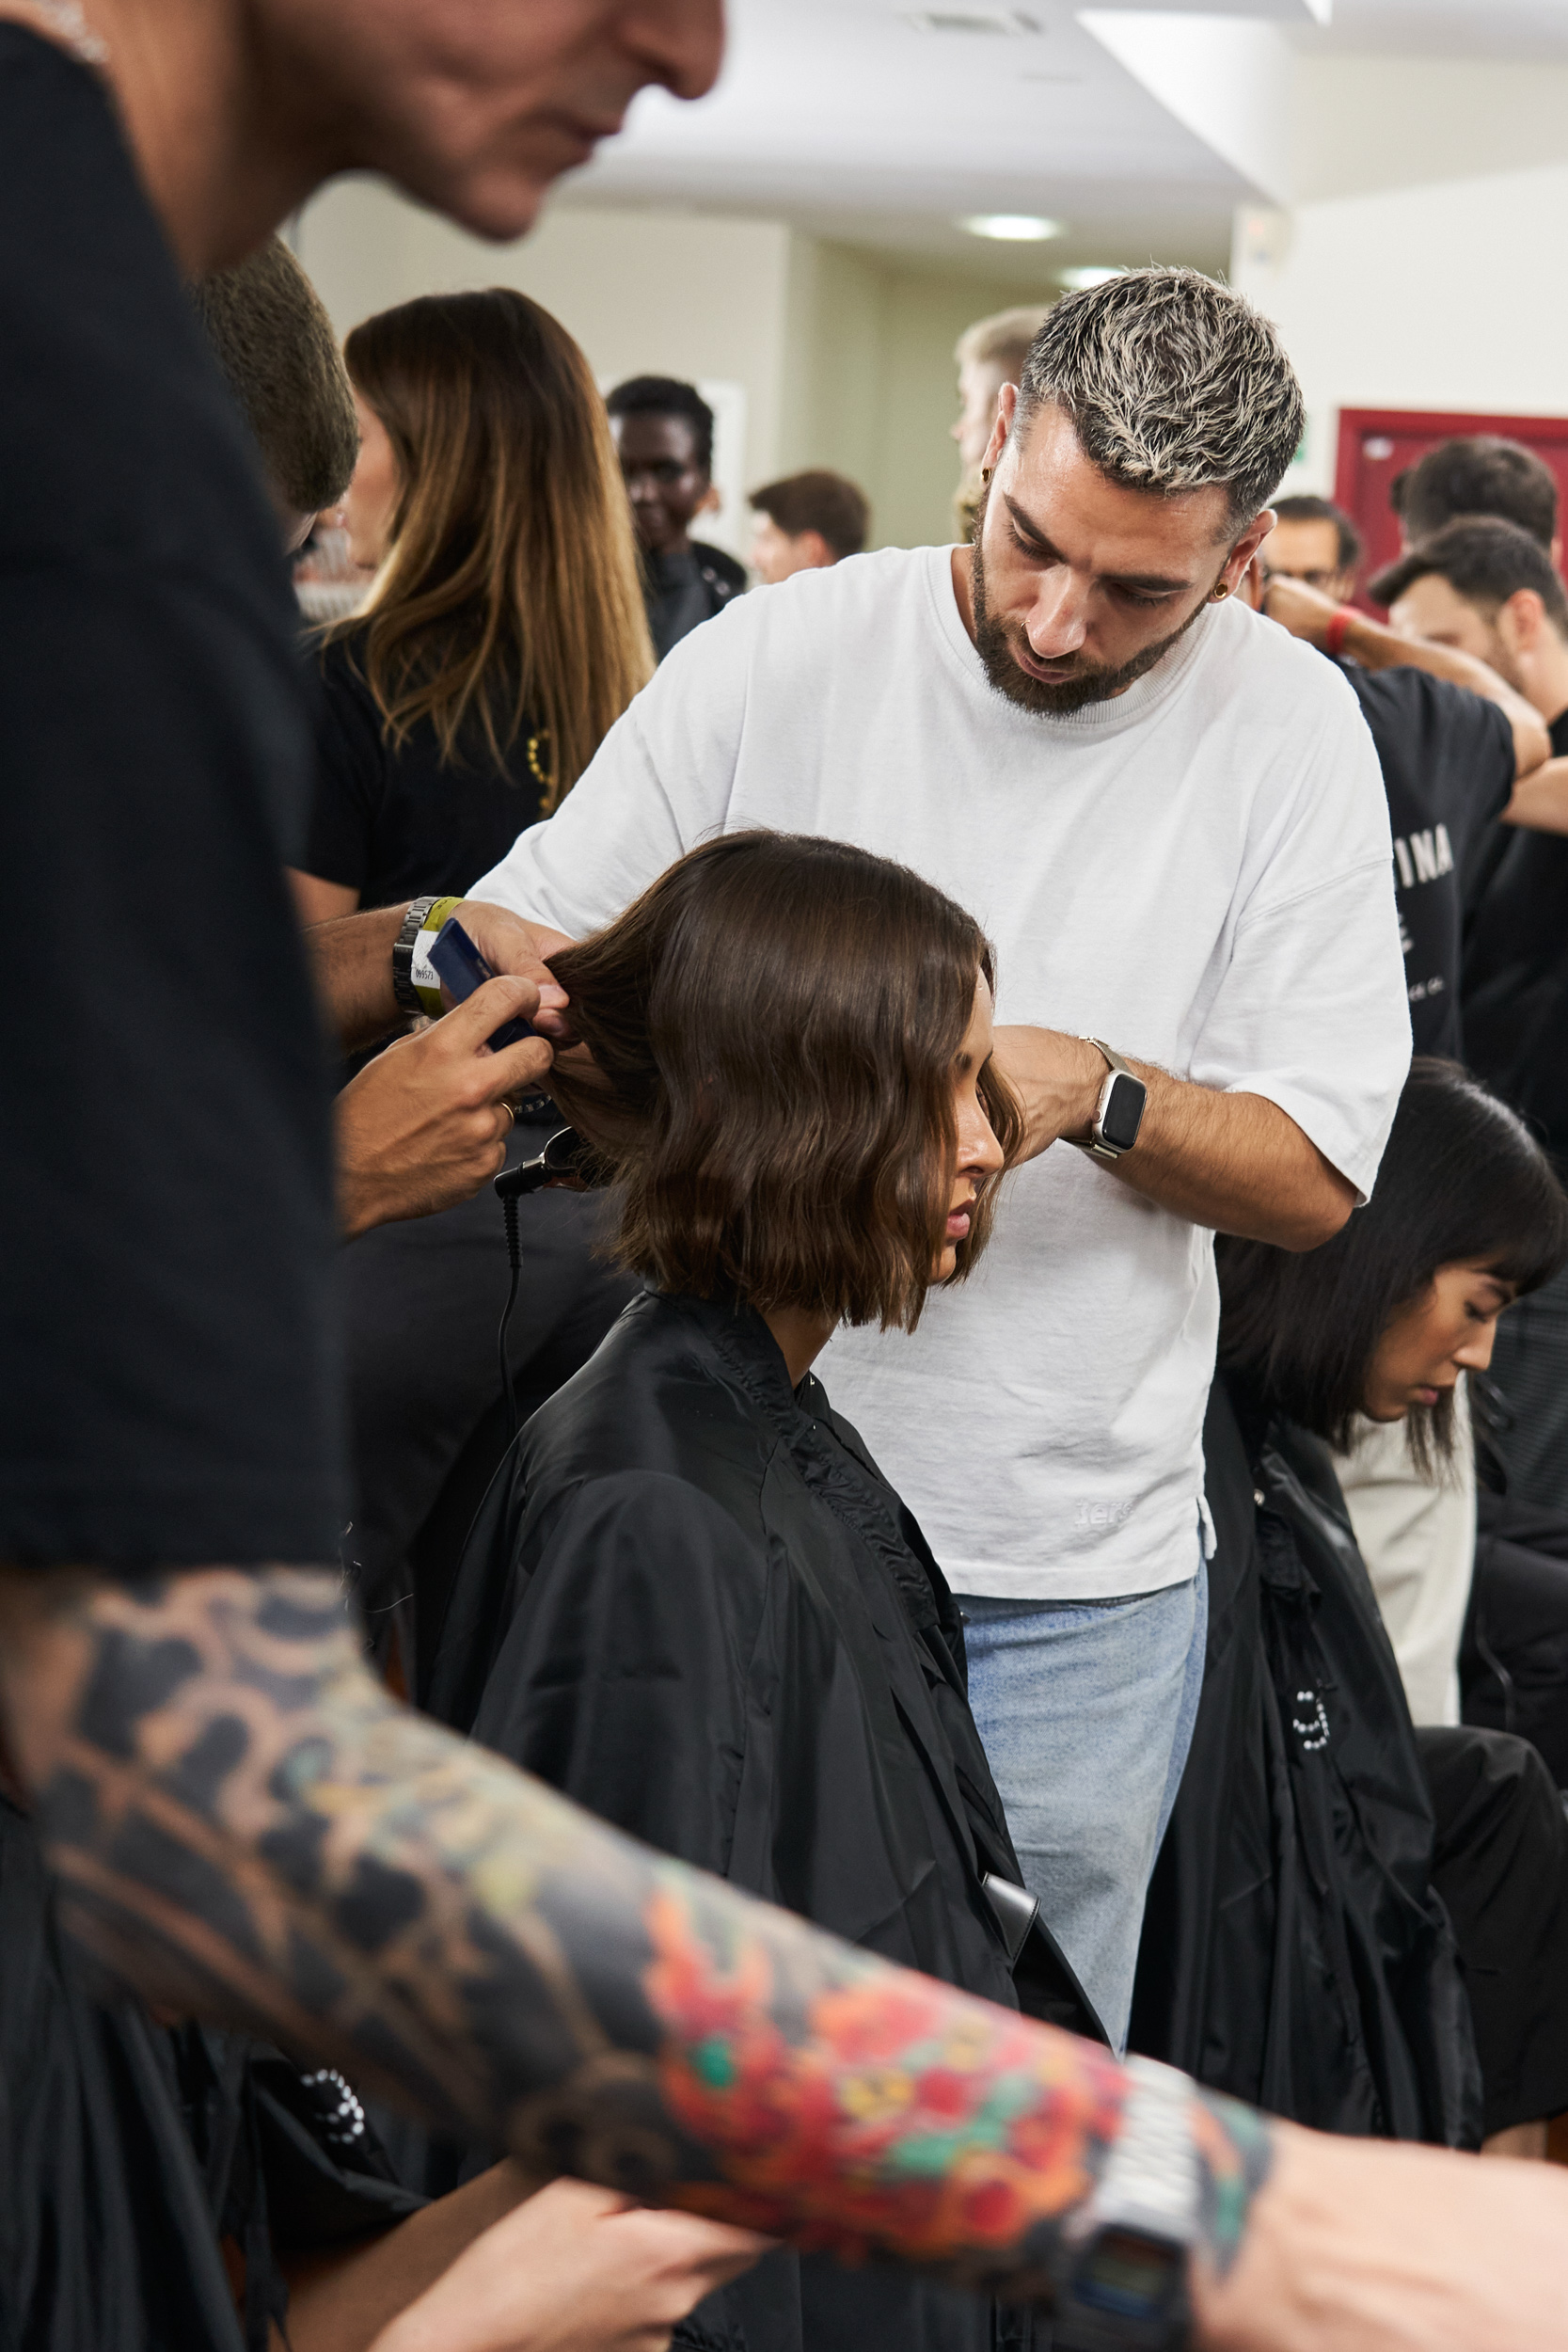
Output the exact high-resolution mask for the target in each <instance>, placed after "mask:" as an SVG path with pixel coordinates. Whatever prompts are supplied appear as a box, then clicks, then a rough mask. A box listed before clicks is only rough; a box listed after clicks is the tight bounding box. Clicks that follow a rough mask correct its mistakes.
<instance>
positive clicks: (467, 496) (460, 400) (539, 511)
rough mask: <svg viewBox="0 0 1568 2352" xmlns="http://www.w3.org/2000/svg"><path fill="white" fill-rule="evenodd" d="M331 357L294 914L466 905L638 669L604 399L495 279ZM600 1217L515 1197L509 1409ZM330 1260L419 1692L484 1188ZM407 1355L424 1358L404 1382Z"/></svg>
mask: <svg viewBox="0 0 1568 2352" xmlns="http://www.w3.org/2000/svg"><path fill="white" fill-rule="evenodd" d="M344 358H345V360H346V363H347V367H348V373H349V379H350V382H351V384H352V386H353V389H354V395H355V401H356V407H357V411H358V416H359V424H360V433H361V445H360V453H359V463H358V466H357V468H356V472H355V476H354V481H353V484H352V485H351V487H350V489H349V493H348V496H347V499H346V500H345V501H344V516H345V520H346V523H347V526H348V530H349V534H350V541H351V547H352V551H353V554H354V557H355V560H356V563H358V564H360V565H361V566H362V567H363V568H364V569H365V571H366V573H367V575H368V576H372V577H371V585H370V589H369V593H368V596H367V597H366V601H365V605H364V608H363V610H362V611H361V612H359V613H357V614H356V616H355V617H354V618H353V619H351V620H348V621H344V622H342V623H341V624H339V625H338V626H337V627H336V628H332V629H330V630H328V631H327V632H325V637H324V638H323V639H322V641H321V642H320V646H319V658H320V663H321V671H322V684H323V691H324V709H323V715H322V723H321V730H320V739H319V747H320V757H319V773H318V780H317V787H316V798H315V805H314V808H313V810H312V813H311V818H310V823H309V830H308V834H307V838H306V842H305V846H304V849H303V851H302V854H301V862H300V867H299V869H298V870H297V871H295V872H294V874H293V886H294V890H295V894H296V897H297V899H298V902H299V907H300V912H301V914H302V917H303V919H304V920H305V921H306V922H308V923H313V922H322V921H325V920H326V919H327V918H328V917H330V916H333V915H338V914H347V913H350V912H351V911H352V910H353V909H355V908H356V907H361V906H366V907H372V906H382V905H394V904H399V903H401V902H402V901H404V900H405V899H412V898H426V897H430V896H433V895H434V896H435V897H436V898H442V897H451V898H459V897H461V895H462V893H463V892H464V891H465V890H466V889H467V887H468V885H469V884H470V883H472V882H475V881H477V880H478V878H479V877H480V875H482V874H483V873H484V872H486V871H487V870H488V868H489V867H490V866H493V865H495V864H496V862H497V861H498V859H499V858H500V857H501V856H503V855H504V853H505V851H506V850H508V849H510V847H511V845H512V843H513V841H514V840H515V837H516V835H517V834H519V833H520V832H521V831H523V829H524V828H525V827H527V826H529V825H532V824H537V823H540V822H542V821H543V820H545V819H546V818H548V816H549V815H550V813H551V811H552V810H553V809H555V808H556V807H558V806H559V804H560V803H561V800H562V796H563V795H564V794H565V793H567V792H568V791H570V789H571V787H572V786H573V784H574V783H575V782H576V780H577V778H578V775H579V774H580V773H581V771H582V770H583V768H584V767H585V766H586V764H587V762H588V761H589V760H590V759H591V758H592V756H593V755H594V750H595V749H596V747H597V745H598V742H599V740H600V739H601V737H602V736H603V735H604V734H605V733H606V731H607V730H608V728H609V727H610V725H611V724H612V723H614V721H615V720H616V719H617V718H619V716H620V715H621V713H622V711H623V710H624V709H625V708H626V705H627V703H629V702H630V700H631V698H632V696H633V695H634V694H635V693H636V691H637V690H638V688H639V687H640V686H641V684H642V683H643V681H644V680H645V679H646V678H647V677H648V676H649V675H650V674H651V672H652V669H653V651H652V647H651V646H650V644H649V642H648V632H647V625H646V622H645V619H644V617H643V610H642V594H641V580H640V577H639V573H638V564H637V549H636V543H635V539H634V536H633V532H632V524H631V516H630V511H629V508H628V506H627V502H626V491H625V488H624V486H623V484H622V480H621V470H620V466H619V463H618V461H617V458H616V454H615V448H614V443H613V441H612V440H611V437H610V425H609V421H608V420H607V418H606V415H605V410H604V404H603V402H602V401H601V400H600V398H599V395H598V392H597V390H596V389H595V387H594V378H593V375H592V373H590V370H589V367H588V362H587V361H586V359H585V358H583V355H582V353H581V352H580V351H579V350H578V346H577V344H576V343H575V342H573V341H572V338H571V337H570V336H569V335H568V334H567V333H566V331H565V329H564V328H563V327H562V326H561V325H560V324H559V323H558V322H557V321H556V320H555V319H553V318H551V317H550V315H549V313H548V311H546V310H541V309H540V307H539V305H538V303H536V302H531V301H530V299H529V297H528V296H527V295H526V294H516V293H514V292H512V291H510V290H508V289H506V288H500V287H497V288H492V289H491V290H490V291H489V292H488V293H483V294H432V295H428V296H426V297H424V298H423V299H421V300H420V301H417V302H405V303H403V304H401V305H400V306H399V308H398V309H396V310H385V311H382V312H381V313H380V314H379V316H377V317H375V318H371V319H367V320H366V321H365V323H364V324H363V326H356V328H355V330H354V332H353V333H352V334H351V335H350V336H349V338H348V342H347V344H346V346H345V350H344ZM517 1120H518V1122H519V1125H518V1131H517V1133H516V1135H515V1137H514V1140H513V1142H512V1145H511V1147H510V1150H511V1155H512V1157H513V1158H516V1157H517V1156H518V1155H519V1154H527V1153H530V1152H532V1151H534V1150H536V1149H537V1147H538V1141H539V1139H540V1130H539V1127H538V1124H537V1115H536V1114H534V1116H533V1124H532V1125H531V1123H530V1120H531V1114H530V1111H529V1109H528V1108H527V1106H524V1107H523V1108H522V1109H520V1110H519V1111H518V1113H517ZM546 1132H547V1129H546ZM593 1219H594V1208H593V1204H591V1203H588V1202H585V1201H582V1200H576V1199H573V1198H571V1197H570V1196H568V1195H565V1194H562V1193H551V1194H549V1195H541V1196H540V1198H539V1199H538V1200H531V1201H528V1202H525V1203H524V1204H522V1240H523V1246H524V1248H525V1250H526V1253H527V1260H528V1279H527V1281H526V1283H525V1284H524V1287H523V1300H522V1305H521V1309H520V1311H519V1312H518V1313H517V1314H516V1315H515V1317H514V1318H513V1321H512V1325H511V1328H510V1349H509V1371H510V1375H511V1378H512V1380H513V1382H514V1384H515V1388H516V1390H518V1391H520V1392H521V1393H522V1395H523V1396H524V1398H525V1399H526V1400H527V1402H528V1403H529V1404H532V1403H535V1402H537V1401H538V1400H539V1398H541V1397H543V1396H546V1395H547V1394H548V1393H549V1391H550V1390H551V1389H552V1388H553V1387H554V1386H555V1385H556V1384H557V1382H558V1381H560V1380H562V1379H563V1378H565V1377H566V1375H568V1374H569V1373H571V1372H573V1371H574V1370H575V1369H576V1368H577V1366H578V1364H579V1363H581V1362H582V1361H583V1360H584V1359H585V1358H586V1357H587V1356H588V1355H589V1354H590V1353H591V1352H592V1350H593V1349H594V1346H595V1345H596V1344H597V1343H598V1341H599V1338H600V1336H601V1334H602V1333H603V1332H604V1330H605V1329H606V1328H607V1327H608V1325H609V1324H610V1320H611V1319H612V1318H613V1316H614V1315H615V1313H616V1312H617V1311H619V1309H620V1307H621V1305H622V1303H623V1301H624V1299H625V1297H626V1285H625V1283H624V1282H623V1281H622V1280H621V1279H620V1278H618V1277H617V1276H616V1275H614V1274H613V1273H612V1272H611V1271H610V1269H609V1268H608V1267H606V1266H604V1265H602V1264H600V1263H597V1262H596V1261H595V1260H594V1255H593V1248H592V1244H593V1232H594V1224H593ZM342 1271H343V1292H344V1305H345V1310H346V1317H347V1333H348V1355H349V1363H348V1369H349V1401H350V1410H351V1415H352V1431H353V1444H354V1453H355V1468H356V1507H355V1511H354V1522H353V1526H352V1528H351V1530H350V1533H349V1536H348V1539H347V1544H346V1547H345V1549H346V1554H347V1558H348V1562H349V1565H350V1566H351V1568H352V1570H353V1571H354V1573H355V1575H356V1580H357V1581H358V1585H359V1589H360V1594H361V1597H362V1599H363V1601H364V1604H365V1606H366V1608H367V1611H368V1612H369V1617H370V1623H371V1626H372V1630H373V1632H374V1633H375V1635H376V1637H377V1645H378V1647H379V1648H381V1649H382V1650H383V1651H385V1650H387V1649H388V1647H389V1646H390V1645H391V1638H392V1634H393V1630H394V1629H395V1630H396V1633H397V1636H398V1645H399V1647H400V1649H401V1652H402V1665H403V1671H404V1675H405V1676H406V1677H408V1679H409V1682H410V1684H411V1685H412V1684H413V1682H414V1681H415V1679H416V1678H417V1674H418V1662H417V1657H416V1645H417V1644H420V1645H425V1646H428V1642H429V1637H430V1636H431V1634H432V1632H433V1629H435V1627H436V1625H437V1624H438V1621H439V1614H440V1609H441V1603H442V1598H443V1595H444V1578H445V1573H446V1570H447V1568H448V1567H449V1566H450V1558H451V1552H452V1550H453V1549H454V1548H455V1545H456V1543H458V1542H460V1541H461V1537H462V1534H463V1531H464V1529H465V1528H466V1527H467V1520H468V1518H469V1517H470V1516H471V1513H472V1506H473V1503H474V1502H476V1501H477V1500H478V1496H479V1494H480V1493H482V1492H483V1486H484V1482H485V1480H486V1478H487V1477H488V1475H489V1471H490V1470H491V1469H492V1468H493V1466H494V1462H495V1460H496V1458H497V1457H498V1456H499V1452H500V1450H501V1448H502V1446H503V1445H504V1443H505V1436H506V1428H507V1422H508V1409H507V1406H506V1405H505V1404H503V1403H502V1402H501V1401H500V1400H499V1399H498V1398H497V1395H496V1375H495V1369H494V1364H495V1358H494V1335H495V1329H496V1321H497V1315H498V1311H499V1301H498V1297H497V1293H498V1288H500V1287H504V1284H505V1281H506V1257H505V1241H504V1237H503V1232H502V1228H501V1223H500V1216H499V1210H498V1208H497V1205H496V1203H495V1201H494V1200H493V1199H492V1198H491V1196H490V1192H489V1188H488V1187H486V1188H485V1191H484V1192H483V1195H482V1196H481V1197H480V1198H479V1199H478V1200H473V1201H470V1202H467V1204H465V1205H464V1206H463V1207H461V1208H457V1209H452V1210H449V1211H448V1212H446V1214H445V1215H443V1216H436V1217H427V1218H423V1219H420V1220H417V1221H415V1222H412V1223H408V1224H402V1225H392V1226H385V1227H383V1228H382V1229H380V1230H379V1231H378V1232H370V1233H366V1234H364V1235H362V1236H361V1237H360V1239H358V1240H357V1241H356V1242H354V1243H353V1244H352V1245H351V1246H350V1247H349V1248H347V1249H346V1250H345V1252H344V1256H343V1269H342ZM416 1362H418V1363H422V1364H425V1365H431V1364H437V1363H438V1364H439V1366H440V1377H439V1378H438V1379H436V1380H430V1379H423V1378H419V1377H414V1376H411V1369H412V1366H413V1365H414V1364H415V1363H416ZM416 1619H418V1620H420V1621H422V1622H421V1623H420V1627H419V1630H418V1633H416Z"/></svg>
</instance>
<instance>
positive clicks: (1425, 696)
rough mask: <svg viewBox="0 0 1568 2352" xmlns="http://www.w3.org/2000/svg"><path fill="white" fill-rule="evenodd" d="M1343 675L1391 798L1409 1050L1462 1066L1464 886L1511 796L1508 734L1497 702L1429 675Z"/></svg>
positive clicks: (1345, 665)
mask: <svg viewBox="0 0 1568 2352" xmlns="http://www.w3.org/2000/svg"><path fill="white" fill-rule="evenodd" d="M1338 668H1339V669H1340V670H1341V671H1342V672H1343V673H1344V675H1345V676H1346V677H1347V678H1348V679H1349V681H1350V684H1351V686H1352V687H1353V689H1354V692H1355V697H1356V700H1357V701H1358V702H1359V703H1360V705H1361V710H1362V715H1363V716H1364V718H1365V719H1366V722H1367V724H1368V727H1369V728H1370V731H1371V738H1372V741H1373V743H1374V744H1375V745H1376V747H1377V755H1378V759H1379V761H1380V763H1381V765H1382V768H1383V783H1384V789H1385V790H1386V793H1387V795H1388V818H1389V822H1390V824H1391V825H1392V827H1393V834H1394V902H1395V905H1396V906H1397V907H1398V909H1399V918H1400V941H1401V945H1402V946H1403V948H1404V977H1405V985H1406V988H1407V990H1408V992H1409V996H1410V1029H1411V1040H1412V1044H1413V1047H1414V1050H1415V1052H1417V1053H1418V1054H1447V1055H1449V1056H1450V1057H1452V1058H1453V1059H1454V1060H1456V1061H1458V1060H1462V1059H1463V1058H1464V1051H1463V1038H1462V1033H1461V1028H1460V994H1459V983H1460V960H1461V954H1462V950H1463V945H1464V930H1465V907H1466V883H1467V881H1468V879H1469V877H1470V875H1471V874H1472V873H1473V872H1474V870H1475V866H1476V863H1477V860H1478V857H1479V856H1480V855H1481V850H1482V846H1483V844H1484V843H1485V841H1486V839H1487V837H1488V836H1489V834H1491V832H1492V830H1493V828H1494V827H1495V826H1496V823H1497V818H1498V815H1499V814H1500V812H1501V811H1502V810H1503V809H1505V808H1506V807H1507V806H1508V803H1509V802H1510V800H1511V799H1512V798H1513V773H1514V767H1515V758H1514V751H1513V729H1512V727H1511V726H1510V725H1509V723H1508V721H1507V720H1506V719H1505V718H1504V716H1503V714H1502V712H1501V711H1500V710H1499V709H1498V708H1497V704H1496V703H1490V702H1488V701H1487V700H1486V698H1485V697H1484V695H1481V694H1472V693H1471V692H1470V691H1469V689H1468V688H1467V687H1464V686H1454V685H1451V684H1450V683H1449V680H1448V679H1447V678H1440V677H1433V675H1431V674H1430V672H1428V671H1426V670H1416V669H1397V670H1363V669H1362V668H1361V667H1360V666H1359V665H1358V664H1357V663H1356V662H1354V661H1340V662H1339V663H1338Z"/></svg>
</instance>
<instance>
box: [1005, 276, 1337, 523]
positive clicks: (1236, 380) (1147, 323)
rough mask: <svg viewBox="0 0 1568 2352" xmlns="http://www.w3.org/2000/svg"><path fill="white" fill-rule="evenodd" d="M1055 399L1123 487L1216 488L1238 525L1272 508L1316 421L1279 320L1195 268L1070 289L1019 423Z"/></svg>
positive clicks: (1032, 357)
mask: <svg viewBox="0 0 1568 2352" xmlns="http://www.w3.org/2000/svg"><path fill="white" fill-rule="evenodd" d="M1048 401H1049V402H1052V403H1053V404H1054V405H1056V406H1058V407H1060V408H1063V409H1065V410H1066V411H1067V414H1068V415H1069V417H1070V419H1071V420H1072V424H1073V427H1074V430H1075V431H1076V433H1077V435H1078V438H1079V441H1080V443H1081V444H1082V446H1083V450H1084V453H1085V456H1086V457H1088V458H1090V459H1091V460H1092V461H1093V463H1094V464H1095V465H1097V466H1098V467H1099V468H1100V469H1101V472H1102V473H1104V474H1106V475H1108V476H1109V477H1110V479H1111V480H1112V481H1113V482H1117V483H1120V484H1122V485H1124V486H1125V487H1127V488H1128V489H1133V490H1161V491H1164V492H1165V493H1167V494H1168V495H1174V494H1177V493H1180V492H1181V491H1186V490H1201V489H1206V488H1208V487H1209V486H1210V485H1219V486H1221V487H1223V488H1224V489H1225V490H1226V491H1227V494H1228V500H1229V522H1230V524H1231V526H1232V528H1240V527H1241V526H1242V525H1243V524H1245V523H1247V522H1250V521H1251V519H1252V517H1253V516H1254V515H1256V514H1257V513H1258V512H1259V510H1260V508H1262V507H1263V506H1265V505H1266V504H1267V503H1268V499H1269V494H1270V492H1271V491H1272V490H1273V489H1274V488H1275V485H1276V484H1277V483H1278V481H1279V478H1280V476H1281V475H1282V474H1283V472H1284V471H1285V469H1286V467H1287V466H1288V465H1289V464H1290V462H1291V458H1292V457H1293V456H1294V454H1295V452H1296V450H1297V448H1298V447H1299V446H1300V443H1301V436H1302V426H1303V423H1304V421H1305V417H1306V411H1305V409H1304V407H1303V405H1302V397H1301V387H1300V386H1299V385H1298V383H1297V382H1296V378H1295V372H1294V370H1293V369H1292V368H1291V362H1290V360H1289V359H1288V358H1286V356H1285V349H1284V346H1283V344H1282V343H1281V342H1280V340H1279V337H1278V336H1277V334H1276V333H1275V330H1274V328H1273V326H1270V324H1269V322H1268V320H1267V319H1266V318H1264V316H1263V315H1262V313H1261V311H1259V310H1254V309H1253V307H1252V304H1251V303H1250V302H1248V301H1246V300H1245V298H1244V297H1243V295H1241V294H1233V293H1232V292H1231V290H1230V288H1229V287H1228V286H1220V285H1216V284H1215V282H1214V280H1213V279H1212V278H1205V277H1204V276H1203V275H1202V273H1201V272H1200V271H1198V270H1196V269H1136V270H1128V271H1127V272H1126V273H1125V274H1124V275H1123V276H1122V277H1120V278H1109V279H1107V280H1106V282H1105V283H1104V284H1103V285H1100V286H1088V287H1085V289H1084V291H1083V292H1082V293H1080V294H1066V295H1064V296H1063V298H1062V300H1061V301H1060V302H1058V303H1057V304H1056V305H1055V307H1054V309H1053V310H1051V311H1050V312H1049V314H1048V315H1047V318H1046V321H1045V325H1044V326H1042V327H1041V328H1040V331H1039V333H1038V334H1037V336H1036V338H1035V340H1034V342H1033V343H1032V344H1031V345H1030V349H1029V357H1028V360H1027V362H1026V363H1025V366H1024V370H1023V375H1022V381H1021V383H1020V386H1019V408H1018V414H1019V420H1020V421H1022V423H1025V424H1026V423H1027V422H1028V421H1029V420H1030V419H1031V418H1032V417H1033V415H1034V413H1035V411H1036V410H1037V408H1040V407H1042V406H1043V405H1045V404H1046V403H1047V402H1048ZM1015 429H1016V427H1015Z"/></svg>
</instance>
